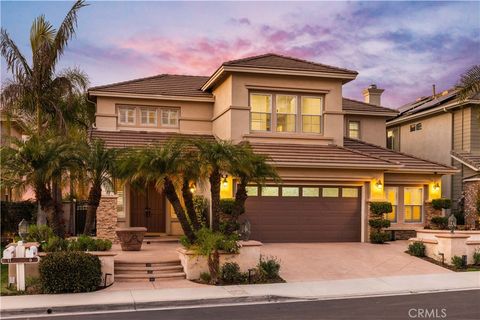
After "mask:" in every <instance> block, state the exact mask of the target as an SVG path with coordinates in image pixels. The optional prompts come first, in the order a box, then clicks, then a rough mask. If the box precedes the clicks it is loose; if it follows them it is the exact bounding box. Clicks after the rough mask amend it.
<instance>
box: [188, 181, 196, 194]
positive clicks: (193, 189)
mask: <svg viewBox="0 0 480 320" xmlns="http://www.w3.org/2000/svg"><path fill="white" fill-rule="evenodd" d="M195 190H197V186H196V185H195V182H193V183H192V184H191V185H190V192H191V193H195Z"/></svg>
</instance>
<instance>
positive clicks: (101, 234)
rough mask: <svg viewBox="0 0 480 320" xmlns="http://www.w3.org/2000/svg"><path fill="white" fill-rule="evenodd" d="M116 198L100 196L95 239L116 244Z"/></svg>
mask: <svg viewBox="0 0 480 320" xmlns="http://www.w3.org/2000/svg"><path fill="white" fill-rule="evenodd" d="M116 228H117V196H102V198H101V199H100V204H99V206H98V209H97V237H98V238H102V239H109V240H112V241H115V242H117V236H116V234H115V229H116Z"/></svg>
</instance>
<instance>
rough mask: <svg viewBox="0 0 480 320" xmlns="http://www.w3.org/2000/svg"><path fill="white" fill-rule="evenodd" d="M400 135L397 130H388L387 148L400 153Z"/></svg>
mask: <svg viewBox="0 0 480 320" xmlns="http://www.w3.org/2000/svg"><path fill="white" fill-rule="evenodd" d="M399 139H400V135H399V130H398V127H397V128H392V129H388V130H387V148H388V149H391V150H395V151H400V141H399Z"/></svg>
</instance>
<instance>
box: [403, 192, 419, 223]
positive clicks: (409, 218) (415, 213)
mask: <svg viewBox="0 0 480 320" xmlns="http://www.w3.org/2000/svg"><path fill="white" fill-rule="evenodd" d="M403 190H404V191H403V204H404V211H405V213H404V220H405V222H422V212H423V188H422V187H407V188H404V189H403Z"/></svg>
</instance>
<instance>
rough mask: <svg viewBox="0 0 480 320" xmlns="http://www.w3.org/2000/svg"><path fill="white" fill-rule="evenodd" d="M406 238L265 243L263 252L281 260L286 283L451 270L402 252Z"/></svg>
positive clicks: (405, 246)
mask: <svg viewBox="0 0 480 320" xmlns="http://www.w3.org/2000/svg"><path fill="white" fill-rule="evenodd" d="M407 247H408V241H393V242H388V243H387V244H383V245H380V244H371V243H346V242H345V243H340V242H337V243H267V244H264V246H263V247H262V254H263V255H265V256H274V257H277V258H278V259H280V261H281V266H282V267H281V272H280V273H281V276H282V278H284V279H285V280H286V281H287V282H297V281H317V280H340V279H354V278H373V277H388V276H404V275H421V274H433V273H452V271H450V270H448V269H445V268H442V267H440V266H437V265H435V264H433V263H430V262H427V261H424V260H422V259H419V258H416V257H412V256H410V255H408V254H406V253H405V250H406V249H407Z"/></svg>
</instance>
